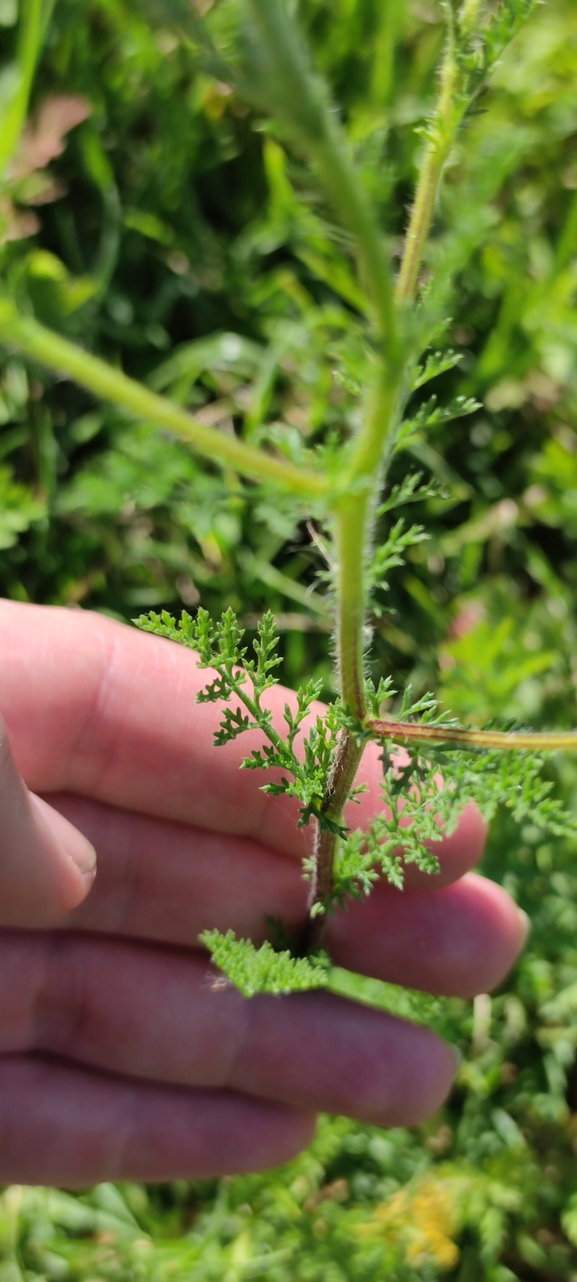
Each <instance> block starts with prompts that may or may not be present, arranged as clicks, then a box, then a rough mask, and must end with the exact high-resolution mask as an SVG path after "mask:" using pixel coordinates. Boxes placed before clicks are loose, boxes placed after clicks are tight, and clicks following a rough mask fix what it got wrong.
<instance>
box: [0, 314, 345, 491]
mask: <svg viewBox="0 0 577 1282" xmlns="http://www.w3.org/2000/svg"><path fill="white" fill-rule="evenodd" d="M0 342H2V343H3V344H4V345H5V346H7V347H11V348H14V349H16V350H17V351H19V352H22V354H23V355H25V356H29V357H32V358H33V359H34V360H37V361H39V362H40V364H42V365H45V366H47V367H48V368H49V369H51V370H53V371H54V372H56V373H62V374H66V375H67V377H69V378H71V379H73V380H74V382H76V383H79V384H80V386H81V387H85V388H86V389H87V391H90V392H92V393H93V394H94V395H95V396H98V397H100V398H101V399H102V400H106V401H112V402H113V404H115V405H117V406H118V407H119V408H121V409H123V410H127V411H128V413H130V414H132V415H134V417H135V418H138V419H140V420H144V421H145V422H150V423H154V424H155V426H156V427H159V428H162V429H164V430H165V431H167V432H170V433H171V434H172V435H174V436H177V437H178V438H179V439H180V440H182V441H186V442H187V443H188V444H189V445H192V446H193V447H194V449H196V450H198V452H199V453H200V454H203V455H204V456H205V457H206V458H209V459H211V460H213V461H215V462H217V463H221V464H224V465H225V466H227V467H232V468H234V469H235V470H236V471H237V472H240V474H241V475H242V476H247V477H250V478H251V479H252V480H256V481H272V482H274V484H275V485H277V486H278V487H279V489H281V490H283V491H285V492H288V493H290V494H294V495H295V496H297V497H302V498H307V499H309V500H311V499H312V500H318V499H320V498H322V497H323V496H324V495H325V493H326V490H327V486H326V482H325V480H324V479H323V477H321V476H316V475H315V474H314V473H313V472H307V471H305V470H304V469H303V470H301V469H300V468H297V467H294V465H293V464H292V463H289V462H285V461H284V460H283V459H279V458H275V457H274V456H273V455H272V454H265V453H264V451H262V450H259V449H256V448H255V447H254V446H252V445H247V444H246V443H245V442H244V441H241V440H238V439H237V438H235V437H232V436H226V435H225V434H224V433H220V432H217V431H215V430H214V428H210V427H205V426H204V425H203V424H200V423H198V422H197V421H196V420H195V419H194V417H193V416H192V415H191V414H188V413H187V412H186V410H183V409H181V408H180V407H179V406H178V405H175V404H174V403H173V402H172V401H169V400H167V399H166V398H165V397H163V396H158V395H157V394H156V392H151V391H150V390H149V389H148V388H147V387H143V385H142V384H141V383H137V382H135V381H134V380H133V379H131V378H128V377H127V375H126V374H123V373H122V372H121V371H120V370H118V369H114V368H113V367H112V366H110V365H107V364H106V362H105V361H101V360H99V359H98V357H96V356H91V355H90V354H89V353H88V352H85V351H84V349H83V348H81V347H78V346H77V345H76V344H75V343H70V342H69V341H68V340H67V339H65V338H61V337H60V336H59V335H58V334H54V333H52V331H51V330H49V329H46V328H45V327H44V326H43V325H40V324H38V322H37V321H35V320H32V319H31V318H30V317H27V316H22V315H20V314H19V313H18V311H17V310H16V308H15V307H14V306H13V304H12V303H11V302H10V301H9V300H8V299H1V300H0Z"/></svg>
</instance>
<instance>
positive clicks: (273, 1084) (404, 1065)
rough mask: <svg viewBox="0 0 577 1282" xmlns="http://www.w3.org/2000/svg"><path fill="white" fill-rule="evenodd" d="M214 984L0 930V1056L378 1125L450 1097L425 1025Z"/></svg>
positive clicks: (320, 998)
mask: <svg viewBox="0 0 577 1282" xmlns="http://www.w3.org/2000/svg"><path fill="white" fill-rule="evenodd" d="M16 977H17V983H18V989H17V993H16V994H15V979H16ZM214 977H215V972H214V971H211V969H210V967H209V964H208V961H207V959H206V957H203V956H202V955H200V954H194V953H184V952H178V951H176V950H167V949H158V948H153V947H150V946H146V945H135V944H126V943H121V942H119V941H116V940H115V941H103V940H97V939H95V938H93V937H80V936H74V935H68V936H67V935H52V936H48V935H47V936H40V935H34V936H31V935H28V936H26V935H17V934H15V933H9V934H6V935H4V936H0V1050H1V1052H2V1053H3V1054H8V1053H16V1052H21V1051H27V1052H31V1051H34V1050H36V1051H40V1052H44V1053H52V1054H55V1055H59V1056H64V1057H66V1058H67V1059H71V1060H78V1061H81V1062H82V1063H84V1064H88V1065H91V1066H93V1067H98V1068H101V1069H105V1070H110V1071H114V1072H119V1073H124V1074H126V1075H128V1076H130V1077H143V1078H147V1079H149V1080H155V1081H156V1080H158V1081H163V1082H167V1083H168V1082H170V1083H175V1084H180V1085H185V1086H203V1087H218V1088H221V1089H229V1090H234V1091H236V1090H240V1091H243V1092H247V1093H249V1094H251V1095H258V1096H264V1097H267V1098H270V1099H274V1100H276V1101H277V1102H279V1103H284V1104H289V1105H291V1106H292V1107H296V1108H300V1109H305V1110H306V1111H314V1112H317V1111H323V1112H327V1111H328V1112H338V1113H345V1114H347V1115H348V1116H350V1117H356V1118H361V1119H364V1120H366V1121H372V1122H375V1123H377V1124H378V1125H383V1126H385V1125H386V1126H397V1125H410V1124H413V1123H415V1122H417V1121H421V1120H423V1118H424V1117H426V1116H427V1115H428V1114H429V1113H431V1112H434V1111H435V1110H436V1109H437V1108H438V1107H439V1105H440V1104H441V1103H442V1101H443V1099H444V1098H445V1096H446V1095H447V1093H448V1091H449V1089H450V1086H451V1082H452V1079H453V1076H454V1071H455V1062H454V1056H453V1054H452V1051H451V1049H450V1047H447V1046H446V1045H445V1043H444V1042H442V1041H441V1040H440V1039H439V1038H437V1037H436V1036H435V1035H434V1034H433V1033H431V1032H430V1031H429V1030H428V1029H426V1028H421V1027H417V1026H415V1025H412V1024H406V1023H403V1022H402V1021H401V1020H398V1019H395V1018H393V1017H392V1016H389V1015H387V1014H384V1013H382V1012H379V1011H375V1010H371V1009H369V1008H368V1007H364V1006H360V1005H357V1004H356V1003H354V1002H349V1001H345V1000H343V999H341V998H339V997H335V996H333V995H331V994H327V993H323V992H317V993H308V994H293V995H292V996H291V997H288V998H280V997H258V998H254V999H252V1000H250V1001H248V1000H246V999H245V998H243V997H241V995H240V994H239V993H238V992H237V991H236V990H235V989H233V988H232V987H231V986H229V985H224V986H223V985H221V984H220V983H216V984H215V983H214Z"/></svg>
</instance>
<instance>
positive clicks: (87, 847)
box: [66, 834, 96, 882]
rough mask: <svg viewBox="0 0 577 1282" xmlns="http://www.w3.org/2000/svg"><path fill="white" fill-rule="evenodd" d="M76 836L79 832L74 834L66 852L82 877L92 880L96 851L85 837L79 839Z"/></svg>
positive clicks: (94, 871)
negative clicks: (74, 838)
mask: <svg viewBox="0 0 577 1282" xmlns="http://www.w3.org/2000/svg"><path fill="white" fill-rule="evenodd" d="M78 838H79V834H76V840H75V841H73V842H71V843H70V845H69V846H68V848H67V852H66V853H67V854H68V855H69V857H70V859H71V860H72V862H73V863H75V864H76V867H77V868H79V869H80V872H81V873H82V875H83V877H85V878H86V880H87V881H91V882H92V881H94V878H95V876H96V851H95V849H94V846H93V845H92V844H91V842H90V841H87V840H86V838H85V837H84V838H82V839H81V840H79V839H78Z"/></svg>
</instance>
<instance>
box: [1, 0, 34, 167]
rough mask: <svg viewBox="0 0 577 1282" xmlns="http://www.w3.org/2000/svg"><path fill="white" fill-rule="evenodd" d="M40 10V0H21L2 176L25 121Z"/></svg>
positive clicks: (3, 138)
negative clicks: (14, 78) (14, 70)
mask: <svg viewBox="0 0 577 1282" xmlns="http://www.w3.org/2000/svg"><path fill="white" fill-rule="evenodd" d="M42 10H43V0H23V3H22V9H21V14H22V16H21V20H20V28H19V32H18V47H17V51H16V68H15V69H16V74H17V77H18V81H17V84H16V86H15V92H14V96H13V98H12V101H11V103H10V105H9V107H8V108H7V109H6V110H5V112H4V118H3V120H2V126H1V129H0V178H3V177H4V174H5V172H6V168H7V165H8V164H9V162H10V160H11V159H12V156H13V154H14V151H15V150H16V147H17V145H18V141H19V138H20V134H21V133H22V128H23V126H24V121H25V120H26V113H27V111H28V101H29V98H30V90H31V88H32V81H33V78H34V72H35V70H36V63H37V61H38V54H39V52H40V48H41V45H42V37H43V33H44V24H43V21H42Z"/></svg>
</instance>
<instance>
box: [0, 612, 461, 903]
mask: <svg viewBox="0 0 577 1282" xmlns="http://www.w3.org/2000/svg"><path fill="white" fill-rule="evenodd" d="M0 646H1V649H2V654H3V659H4V662H3V664H2V668H1V671H0V708H2V710H3V713H4V717H5V720H6V723H7V726H8V730H9V734H10V740H11V743H12V749H13V753H14V757H15V759H16V762H17V764H18V767H19V769H20V771H21V773H22V775H23V777H24V778H25V780H26V782H27V784H28V786H29V787H30V788H31V789H33V790H34V791H35V792H42V793H45V794H46V793H51V792H68V793H70V792H72V793H77V794H80V795H83V796H86V797H92V798H94V799H96V800H99V801H104V802H107V803H108V804H112V805H115V806H119V807H122V808H124V809H128V810H133V811H139V812H142V813H145V814H148V815H153V816H156V817H160V818H165V819H170V820H176V821H179V822H181V823H186V824H193V825H194V826H195V827H197V828H203V829H207V830H212V831H217V832H222V833H235V834H237V835H239V836H247V837H250V838H253V839H255V840H257V841H259V842H261V843H263V844H264V845H266V846H268V847H271V848H273V849H275V850H277V851H279V852H281V853H283V854H289V855H293V856H294V855H297V856H301V855H302V854H303V853H304V851H305V850H306V847H307V844H308V842H309V840H310V837H309V835H308V833H307V830H306V829H301V830H300V831H299V830H297V827H296V819H297V813H298V809H297V806H296V804H295V803H294V802H293V801H291V800H290V799H288V798H286V797H284V796H283V797H269V796H267V795H266V794H265V793H263V792H262V791H261V786H262V782H263V778H262V777H261V774H260V772H253V771H241V770H240V769H239V766H240V763H241V761H242V759H243V757H244V756H246V755H248V754H249V753H250V752H251V750H252V748H253V747H257V746H259V744H260V741H261V735H260V732H254V731H253V732H249V733H247V734H246V735H244V736H243V738H242V740H241V741H240V742H239V741H235V742H233V743H229V744H226V745H225V746H224V747H222V748H219V749H218V750H217V751H215V750H214V749H213V737H214V733H215V731H216V730H217V728H218V725H219V722H220V715H221V714H220V711H219V708H218V706H216V705H214V704H197V703H196V696H197V694H198V692H199V690H200V689H202V687H203V686H204V685H205V684H206V680H207V675H206V672H204V671H202V670H200V669H199V668H198V665H197V662H196V659H195V656H194V654H192V653H191V651H189V650H185V649H183V648H181V647H180V646H178V645H175V644H174V643H172V642H169V641H164V640H162V639H159V638H157V637H153V636H146V635H144V634H143V633H141V632H138V631H136V630H133V629H131V628H128V627H126V626H124V625H122V624H119V623H116V622H115V621H114V620H111V619H108V618H105V617H103V616H100V615H96V614H90V613H88V612H84V611H80V610H78V611H77V610H66V609H60V608H56V607H52V606H49V607H46V606H35V605H22V604H20V603H16V602H7V601H4V602H1V603H0ZM290 697H291V696H290V694H289V693H288V692H286V691H283V690H280V689H278V688H276V689H273V690H271V691H269V706H270V707H271V709H272V710H273V715H274V719H275V721H277V723H279V725H280V726H282V720H283V706H284V703H285V701H286V699H287V698H290ZM379 774H380V765H379V761H378V750H377V749H376V747H375V748H373V747H372V746H371V745H370V746H369V748H368V749H367V752H366V755H365V759H364V761H363V765H362V767H361V772H360V778H362V779H364V780H365V781H366V782H368V784H369V793H368V795H367V796H365V797H363V798H361V806H360V807H355V808H354V814H352V815H351V822H354V823H355V825H356V826H362V824H363V821H366V818H367V817H368V815H369V814H370V812H371V811H373V812H374V810H375V809H376V808H378V807H379V799H378V787H377V781H378V777H379ZM465 830H466V834H467V836H466V841H464V839H463V836H462V835H459V833H457V834H455V836H454V837H453V838H451V839H449V840H448V841H445V842H443V843H439V845H438V846H437V847H436V851H437V853H439V854H440V855H441V858H444V861H445V863H446V867H447V874H446V875H448V879H449V880H453V879H454V877H455V876H459V875H460V874H461V872H463V871H465V869H466V868H469V867H471V866H472V865H473V864H474V863H475V862H476V860H477V859H478V857H479V855H480V853H481V850H482V846H483V841H484V827H483V824H482V821H481V819H480V816H477V817H476V818H475V817H474V816H473V817H472V818H471V817H470V816H469V818H468V821H467V823H466V825H465V826H464V828H463V832H464V831H465ZM460 831H461V830H460ZM412 875H413V878H414V874H412ZM437 884H438V883H437Z"/></svg>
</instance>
